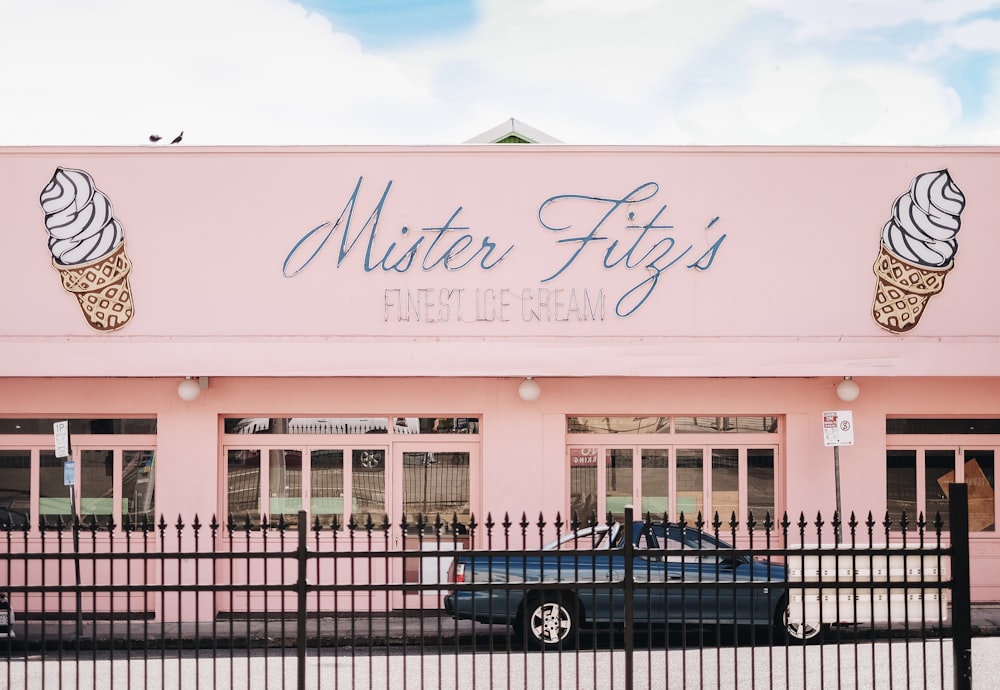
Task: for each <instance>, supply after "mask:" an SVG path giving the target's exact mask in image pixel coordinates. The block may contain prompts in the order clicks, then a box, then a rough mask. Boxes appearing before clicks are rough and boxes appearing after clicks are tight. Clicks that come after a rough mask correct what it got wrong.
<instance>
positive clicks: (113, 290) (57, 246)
mask: <svg viewBox="0 0 1000 690" xmlns="http://www.w3.org/2000/svg"><path fill="white" fill-rule="evenodd" d="M39 200H40V201H41V204H42V210H43V211H44V212H45V227H46V229H48V231H49V251H50V252H51V253H52V266H53V268H55V269H56V270H57V271H58V272H59V277H60V278H61V279H62V285H63V288H64V289H65V290H66V291H67V292H71V293H73V294H74V295H76V298H77V299H78V300H79V302H80V309H82V310H83V315H84V316H85V317H86V318H87V321H88V323H89V324H90V326H91V327H92V328H94V329H96V330H99V331H115V330H118V329H119V328H121V327H122V326H124V325H125V324H127V323H128V322H129V320H131V318H132V315H133V313H134V312H135V310H134V307H133V305H132V288H131V287H130V286H129V280H128V276H129V273H130V272H131V270H132V264H131V262H130V261H129V259H128V256H127V255H126V254H125V235H124V232H123V230H122V226H121V223H119V222H118V221H117V220H116V219H115V217H114V214H113V212H112V210H111V202H110V201H108V198H107V197H106V196H104V194H103V193H102V192H101V191H100V190H99V189H97V187H95V186H94V181H93V179H91V177H90V175H88V174H87V173H86V172H84V171H82V170H73V169H70V168H56V171H55V173H54V174H53V175H52V179H51V180H50V181H49V183H48V184H47V185H46V186H45V189H43V190H42V194H41V197H40V199H39Z"/></svg>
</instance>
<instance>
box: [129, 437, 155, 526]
mask: <svg viewBox="0 0 1000 690" xmlns="http://www.w3.org/2000/svg"><path fill="white" fill-rule="evenodd" d="M155 455H156V454H155V452H154V451H152V450H126V451H124V452H123V453H122V515H128V516H129V519H130V520H131V521H132V524H133V525H141V524H143V522H144V521H145V522H146V523H148V524H154V523H155V522H156V510H155V501H154V498H155V494H156V491H155V489H156V485H155V480H156V473H155V465H154V459H155Z"/></svg>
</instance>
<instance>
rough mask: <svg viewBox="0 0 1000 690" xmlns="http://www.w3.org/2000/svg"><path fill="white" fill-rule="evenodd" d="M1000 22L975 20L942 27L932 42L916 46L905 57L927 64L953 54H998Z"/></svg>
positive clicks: (999, 49)
mask: <svg viewBox="0 0 1000 690" xmlns="http://www.w3.org/2000/svg"><path fill="white" fill-rule="evenodd" d="M998 37H1000V20H997V19H977V20H975V21H971V22H968V23H965V24H958V25H955V26H948V27H944V28H942V29H941V30H940V32H938V34H937V35H936V36H935V37H934V39H933V40H930V41H927V42H925V43H922V44H920V45H918V47H917V48H915V49H914V50H911V51H910V52H909V53H908V54H907V57H909V58H910V59H912V60H916V61H921V62H929V61H932V60H936V59H937V58H940V57H942V56H944V55H949V54H952V53H955V52H982V53H1000V41H998V40H997V39H998Z"/></svg>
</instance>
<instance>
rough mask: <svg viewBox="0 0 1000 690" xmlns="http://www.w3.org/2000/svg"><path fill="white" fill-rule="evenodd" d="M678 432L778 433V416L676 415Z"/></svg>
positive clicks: (675, 425) (675, 424)
mask: <svg viewBox="0 0 1000 690" xmlns="http://www.w3.org/2000/svg"><path fill="white" fill-rule="evenodd" d="M674 427H675V431H676V432H677V433H678V434H704V433H733V434H736V433H739V434H753V433H757V434H776V433H778V418H777V417H675V418H674Z"/></svg>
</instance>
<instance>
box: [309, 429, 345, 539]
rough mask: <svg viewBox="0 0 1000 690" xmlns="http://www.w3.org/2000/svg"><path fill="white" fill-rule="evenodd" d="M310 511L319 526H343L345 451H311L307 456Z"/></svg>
mask: <svg viewBox="0 0 1000 690" xmlns="http://www.w3.org/2000/svg"><path fill="white" fill-rule="evenodd" d="M309 477H310V502H309V510H310V512H311V513H312V516H313V519H314V520H316V519H318V520H319V524H320V526H321V527H323V528H325V529H328V528H330V526H331V525H332V524H333V521H334V518H336V520H337V524H338V525H339V526H340V527H341V528H343V523H344V451H342V450H340V449H325V450H313V451H310V453H309Z"/></svg>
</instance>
